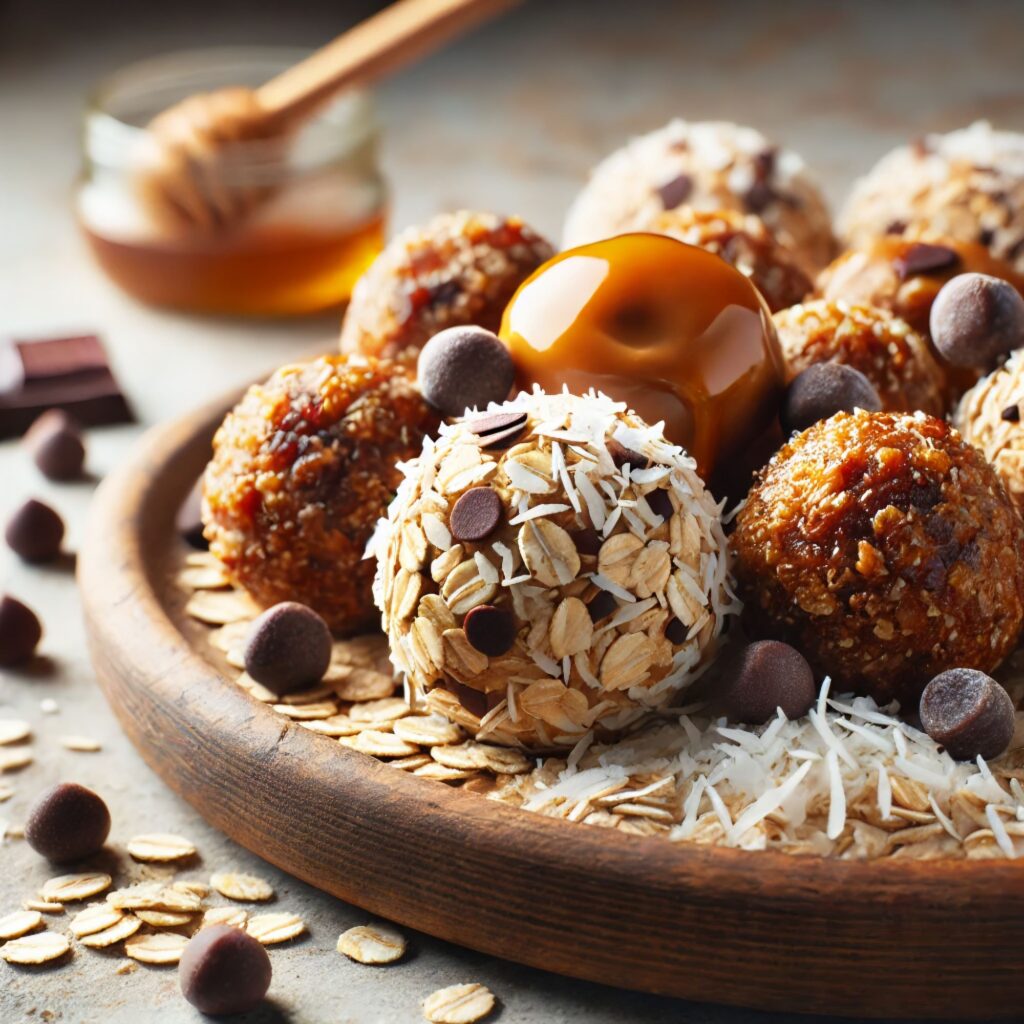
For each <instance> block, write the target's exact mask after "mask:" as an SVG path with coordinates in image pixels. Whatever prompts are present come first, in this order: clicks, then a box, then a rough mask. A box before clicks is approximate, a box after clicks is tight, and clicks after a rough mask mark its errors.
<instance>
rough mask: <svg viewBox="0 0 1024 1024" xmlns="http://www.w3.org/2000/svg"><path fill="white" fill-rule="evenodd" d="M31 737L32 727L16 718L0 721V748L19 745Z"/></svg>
mask: <svg viewBox="0 0 1024 1024" xmlns="http://www.w3.org/2000/svg"><path fill="white" fill-rule="evenodd" d="M31 735H32V726H31V725H29V724H28V722H23V721H21V720H20V719H16V718H2V719H0V747H2V746H6V745H7V744H8V743H20V742H21V741H22V740H27V739H28V738H29V737H30V736H31Z"/></svg>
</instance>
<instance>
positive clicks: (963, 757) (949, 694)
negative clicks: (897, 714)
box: [920, 668, 1014, 761]
mask: <svg viewBox="0 0 1024 1024" xmlns="http://www.w3.org/2000/svg"><path fill="white" fill-rule="evenodd" d="M920 713H921V724H922V725H923V726H924V731H925V732H926V733H928V735H929V736H931V738H932V739H933V740H935V742H936V743H941V744H942V746H944V747H945V748H946V750H948V751H949V753H950V755H951V756H953V757H955V758H956V759H957V760H959V761H973V760H974V759H975V758H976V757H978V756H981V757H983V758H985V759H986V760H989V759H991V758H993V757H998V756H999V755H1000V754H1001V753H1002V752H1003V751H1004V750H1006V748H1007V747H1008V746H1009V745H1010V740H1011V739H1013V729H1014V707H1013V701H1012V700H1011V699H1010V695H1009V694H1008V693H1007V692H1006V690H1004V689H1003V688H1002V687H1001V686H1000V685H999V684H998V683H997V682H996V681H995V680H994V679H993V678H992V677H991V676H987V675H985V673H984V672H978V671H975V670H974V669H971V668H951V669H949V670H948V671H946V672H941V673H939V675H937V676H936V677H935V678H934V679H933V680H932V681H931V682H930V683H929V684H928V685H927V686H926V687H925V688H924V693H922V694H921V704H920Z"/></svg>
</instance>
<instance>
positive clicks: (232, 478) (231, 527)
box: [203, 356, 438, 633]
mask: <svg viewBox="0 0 1024 1024" xmlns="http://www.w3.org/2000/svg"><path fill="white" fill-rule="evenodd" d="M437 426H438V420H437V416H436V414H435V413H434V412H432V411H431V410H430V408H429V407H428V406H427V404H426V402H424V400H423V398H422V397H421V396H420V394H419V392H418V391H417V390H416V387H415V385H414V384H413V382H412V380H411V379H410V378H409V376H408V375H407V372H406V370H405V369H404V368H403V367H400V366H398V365H396V364H394V363H390V362H384V361H378V360H375V359H367V358H364V357H353V358H349V357H348V356H323V357H321V358H319V359H314V360H312V361H311V362H308V363H300V364H296V365H293V366H285V367H283V368H282V369H280V370H278V371H277V373H275V374H274V375H273V376H272V377H271V378H270V379H269V380H268V381H266V383H264V384H257V385H255V386H254V387H251V388H250V389H249V390H248V392H247V393H246V394H245V396H244V397H243V398H242V400H241V402H239V403H238V405H237V406H235V408H234V410H232V412H230V413H228V416H227V418H226V419H225V420H224V422H223V424H222V425H221V427H220V429H219V430H218V431H217V434H216V436H215V437H214V439H213V458H212V460H211V461H210V464H209V466H208V467H207V469H206V477H205V481H204V498H203V521H204V523H205V534H206V537H207V539H208V540H209V542H210V550H211V551H212V552H213V553H214V554H215V555H216V556H217V557H218V558H219V559H220V560H221V561H222V562H223V563H224V566H225V568H226V569H227V571H228V573H229V574H230V576H231V578H232V579H233V580H234V581H235V582H236V583H238V584H239V585H241V586H242V587H244V588H245V589H246V590H247V591H248V592H249V593H250V594H251V595H252V596H253V597H254V598H255V599H256V600H257V601H258V602H259V603H260V604H263V605H271V604H275V603H277V602H279V601H299V602H301V603H302V604H305V605H308V606H309V607H310V608H313V609H314V610H315V611H317V612H319V613H320V615H322V616H323V618H324V619H325V620H326V621H327V624H328V625H329V626H330V627H331V628H332V629H333V630H334V631H335V632H338V633H353V632H358V631H359V630H361V629H365V628H368V627H370V626H372V625H373V624H374V620H375V619H376V613H375V611H374V608H373V598H372V595H371V585H372V582H373V574H374V568H375V567H374V564H373V561H372V560H364V559H363V554H364V552H365V549H366V545H367V542H368V541H369V538H370V535H371V534H372V533H373V529H374V526H375V525H376V523H377V520H378V519H379V518H380V517H381V516H382V515H384V514H385V512H386V511H387V506H388V502H389V501H390V500H391V498H392V497H393V496H394V493H395V490H396V488H397V487H398V483H399V481H400V480H401V473H400V472H399V471H398V469H397V468H396V464H397V463H398V462H401V461H404V460H406V459H410V458H412V457H413V456H414V455H416V454H417V453H418V452H419V450H420V447H421V445H422V442H423V437H424V435H425V434H427V433H430V432H432V431H433V430H435V429H436V428H437Z"/></svg>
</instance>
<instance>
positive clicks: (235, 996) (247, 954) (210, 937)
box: [178, 924, 272, 1016]
mask: <svg viewBox="0 0 1024 1024" xmlns="http://www.w3.org/2000/svg"><path fill="white" fill-rule="evenodd" d="M271 975H272V969H271V966H270V957H269V956H268V955H267V951H266V950H265V949H264V948H263V946H261V945H260V943H259V942H258V941H257V940H256V939H254V938H253V937H252V936H251V935H249V933H248V932H245V931H243V930H242V929H241V928H232V927H231V926H230V925H226V924H214V925H210V926H209V927H207V928H203V929H201V930H200V931H198V932H196V934H195V935H193V936H192V938H191V939H189V942H188V945H187V946H186V947H185V949H184V951H183V952H182V954H181V960H180V961H179V962H178V983H179V984H180V985H181V994H182V995H183V996H184V997H185V998H186V999H187V1000H188V1001H189V1002H190V1003H191V1004H192V1005H193V1006H194V1007H195V1008H196V1009H197V1010H198V1011H199V1012H200V1013H204V1014H211V1015H214V1016H219V1015H221V1014H233V1013H247V1012H248V1011H249V1010H254V1009H256V1007H257V1006H259V1004H260V1003H261V1002H263V997H264V996H265V995H266V994H267V989H268V988H270V979H271Z"/></svg>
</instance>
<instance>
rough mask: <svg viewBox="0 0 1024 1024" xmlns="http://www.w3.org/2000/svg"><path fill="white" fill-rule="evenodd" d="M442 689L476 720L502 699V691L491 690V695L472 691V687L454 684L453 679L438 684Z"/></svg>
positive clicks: (491, 709)
mask: <svg viewBox="0 0 1024 1024" xmlns="http://www.w3.org/2000/svg"><path fill="white" fill-rule="evenodd" d="M438 685H439V686H441V687H442V688H443V689H445V690H447V691H448V692H449V693H452V694H454V695H455V696H456V697H457V698H458V701H459V703H460V704H461V705H462V706H463V707H464V708H465V709H466V710H467V711H468V712H469V713H470V714H471V715H476V717H477V718H483V717H484V715H486V714H487V712H488V711H493V710H494V709H495V708H496V707H497V706H498V704H500V703H501V701H502V700H503V699H504V694H505V691H504V690H493V691H492V692H491V693H484V692H482V691H481V690H474V689H473V687H472V686H466V685H465V684H464V683H459V682H456V681H455V680H454V679H449V680H446V681H445V682H443V683H439V684H438Z"/></svg>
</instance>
